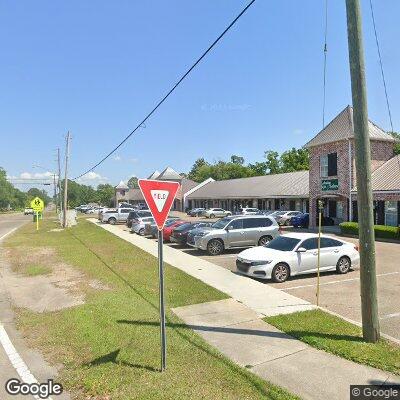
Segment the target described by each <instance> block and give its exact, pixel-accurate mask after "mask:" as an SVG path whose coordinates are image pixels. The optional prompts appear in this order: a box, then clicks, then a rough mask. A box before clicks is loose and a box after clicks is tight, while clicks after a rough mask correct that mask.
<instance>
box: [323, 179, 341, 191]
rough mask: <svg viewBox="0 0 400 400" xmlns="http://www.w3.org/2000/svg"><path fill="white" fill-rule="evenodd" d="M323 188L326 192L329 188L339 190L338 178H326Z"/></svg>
mask: <svg viewBox="0 0 400 400" xmlns="http://www.w3.org/2000/svg"><path fill="white" fill-rule="evenodd" d="M321 189H322V191H323V192H326V191H328V190H338V189H339V181H338V179H324V180H323V181H322V184H321Z"/></svg>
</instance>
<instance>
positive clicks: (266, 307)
mask: <svg viewBox="0 0 400 400" xmlns="http://www.w3.org/2000/svg"><path fill="white" fill-rule="evenodd" d="M88 221H90V222H93V223H95V224H96V225H98V226H100V227H101V228H103V229H105V230H107V231H109V232H111V233H113V234H114V235H116V236H118V237H120V238H121V239H124V240H126V241H127V242H129V243H132V244H134V245H135V246H137V247H139V248H141V249H142V250H144V251H146V252H147V253H150V254H152V255H153V256H155V257H157V249H158V244H157V242H154V241H153V240H149V239H146V238H144V237H142V236H139V235H133V234H131V233H129V232H126V231H124V230H122V229H121V227H119V226H115V225H109V224H101V223H98V222H97V220H95V219H88ZM163 252H164V261H165V262H166V263H168V264H170V265H172V266H173V267H175V268H178V269H180V270H182V271H184V272H186V273H187V274H188V275H191V276H193V277H194V278H197V279H199V280H201V281H203V282H204V283H206V284H207V285H209V286H212V287H214V288H216V289H218V290H220V291H221V292H224V293H226V294H227V295H229V296H230V297H233V298H234V299H236V300H237V301H239V302H241V303H243V304H245V305H246V306H247V307H249V308H250V309H252V310H253V311H255V312H256V313H258V314H260V315H261V316H273V315H278V314H289V313H292V312H296V311H305V310H311V309H313V308H315V307H314V306H313V305H312V304H310V303H309V302H307V301H305V300H302V299H299V298H298V297H295V296H292V295H290V294H288V293H284V292H282V291H281V290H278V289H275V288H273V287H271V286H268V285H265V284H264V283H261V282H258V281H255V280H253V279H249V278H247V277H244V276H240V275H236V274H233V273H232V272H231V271H229V270H227V269H225V268H222V267H220V266H218V265H215V264H213V263H210V262H208V261H205V260H202V259H200V258H199V257H195V256H192V255H190V254H186V253H184V252H183V251H180V250H178V249H174V248H172V247H169V246H164V248H163Z"/></svg>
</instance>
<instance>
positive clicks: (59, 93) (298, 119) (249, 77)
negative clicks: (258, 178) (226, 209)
mask: <svg viewBox="0 0 400 400" xmlns="http://www.w3.org/2000/svg"><path fill="white" fill-rule="evenodd" d="M368 1H369V0H368ZM368 1H365V0H363V1H362V7H363V17H364V40H365V51H366V63H367V83H368V90H369V115H370V118H371V119H372V120H373V121H375V122H377V123H378V124H379V125H381V126H382V127H383V128H385V129H389V128H390V125H389V120H388V116H387V110H386V105H385V99H384V92H383V86H382V81H381V76H380V70H379V64H378V58H377V53H376V46H375V41H374V36H373V30H372V23H371V15H370V11H369V3H368ZM246 4H247V2H246V1H238V0H235V1H232V0H230V1H228V0H202V1H184V0H179V1H178V0H171V1H168V2H165V1H159V0H157V1H156V0H147V1H145V2H143V1H141V2H139V1H128V0H126V1H117V2H110V1H100V0H98V1H82V0H71V1H68V2H54V1H36V2H29V1H19V2H15V1H11V0H8V1H2V2H1V3H0V48H1V52H0V88H1V89H0V137H1V139H2V141H1V143H2V145H1V147H0V166H2V167H4V168H5V169H6V170H7V171H8V173H9V175H11V176H20V174H21V173H23V174H25V175H24V176H32V174H34V173H37V174H40V173H44V171H40V170H37V169H36V170H35V169H33V168H32V165H33V164H35V163H37V164H40V165H42V166H45V167H46V168H48V169H49V170H51V169H52V168H55V162H54V159H55V155H54V154H55V149H56V148H57V147H63V145H64V136H65V133H66V132H67V130H70V131H71V134H72V137H73V139H72V146H71V175H72V176H76V175H78V174H80V173H82V172H83V171H84V170H86V169H87V168H88V167H90V166H91V165H92V164H94V163H95V162H96V161H98V160H99V159H100V158H102V156H104V155H105V153H107V152H108V151H109V150H110V149H111V148H112V147H113V146H114V144H116V143H118V142H119V141H120V140H121V139H122V138H123V137H124V136H126V135H127V134H128V133H129V132H130V131H131V130H132V128H133V127H135V126H136V124H137V123H138V122H139V121H140V120H141V119H142V118H143V116H144V115H145V114H146V113H147V112H148V111H149V110H150V109H151V108H152V107H153V106H154V105H155V103H156V102H157V101H158V99H159V98H160V97H161V96H162V95H163V94H165V92H166V91H167V90H168V89H169V88H170V87H171V85H172V84H173V83H175V82H176V81H177V79H178V78H179V77H180V75H181V74H182V73H183V72H184V71H185V70H186V69H187V68H188V66H190V65H191V63H192V62H193V61H194V60H195V59H196V58H197V57H198V56H199V55H200V54H201V53H202V51H203V50H204V49H205V48H206V47H208V45H209V44H210V43H211V42H212V41H213V40H214V39H215V38H216V37H217V36H218V35H219V33H220V32H221V31H222V30H223V29H224V28H225V26H226V25H227V24H228V23H229V22H230V21H231V20H232V19H233V18H234V17H235V16H236V14H238V12H239V11H240V10H241V9H242V8H243V7H244V6H245V5H246ZM374 5H375V15H376V20H377V25H378V29H379V35H380V42H381V51H382V55H383V61H384V65H385V69H386V77H387V82H388V89H389V96H390V101H391V107H392V114H393V122H394V127H395V129H396V128H397V130H400V91H399V90H398V88H399V86H400V75H399V74H398V70H399V66H400V49H399V46H398V45H397V44H398V42H399V39H400V24H399V23H398V16H399V14H400V2H399V1H398V0H374ZM323 31H324V1H323V0H302V1H299V0H279V1H278V0H269V1H266V0H257V1H256V2H255V4H254V5H253V6H252V7H251V8H250V9H249V10H248V12H247V13H246V14H245V15H244V16H243V17H242V18H241V20H240V21H239V22H238V24H237V25H236V26H235V27H234V28H233V30H231V31H230V32H229V33H228V34H227V35H226V36H225V38H224V39H223V41H222V42H221V43H220V44H219V45H218V46H217V47H216V48H215V49H214V50H213V52H212V53H211V54H209V56H208V57H207V58H206V59H205V60H204V61H203V62H202V63H201V64H200V65H199V66H198V68H197V69H196V70H195V71H193V73H192V74H191V75H190V76H189V78H188V79H187V80H186V81H185V82H184V83H183V84H182V85H181V86H180V87H179V89H178V90H177V91H176V92H175V93H174V94H173V95H172V96H171V97H170V98H169V99H168V100H167V102H166V103H164V105H163V106H162V107H161V108H160V109H159V111H158V112H157V113H156V114H155V115H154V116H153V117H152V118H151V119H150V120H149V121H148V123H147V124H146V128H144V129H141V130H140V131H139V133H138V134H137V135H135V136H134V137H132V138H131V139H130V140H129V142H127V143H126V144H125V145H124V147H123V148H121V149H120V151H118V152H117V153H116V155H115V156H114V157H111V158H110V159H109V160H107V161H106V162H105V163H103V164H102V165H101V166H100V167H99V168H98V169H97V170H96V171H95V172H96V174H99V176H100V177H98V176H97V175H93V176H92V178H94V179H86V182H87V183H94V184H96V183H98V182H99V181H109V182H110V183H112V184H116V183H118V182H119V180H121V179H124V180H126V179H127V178H129V177H130V176H132V175H137V176H139V177H144V176H147V175H149V174H150V173H151V172H152V171H153V170H154V169H159V170H161V169H163V168H164V167H165V166H167V165H170V166H172V167H173V168H174V169H176V170H177V171H178V172H183V171H188V170H189V169H190V166H191V165H192V163H193V161H194V160H195V159H197V158H199V157H205V158H206V159H207V160H210V161H213V160H218V159H227V158H228V157H229V156H230V155H231V154H238V155H241V156H243V157H244V158H245V159H246V161H247V162H254V161H256V160H261V159H262V157H263V152H264V150H267V149H273V150H277V151H279V152H281V151H284V150H286V149H288V148H290V147H292V146H295V147H300V146H302V145H303V144H304V143H305V142H306V141H307V140H309V139H310V138H311V137H312V136H313V135H314V134H316V133H317V132H318V130H319V129H320V128H321V124H322V116H321V113H322V111H321V110H322V68H323V51H322V49H323ZM328 50H329V51H328V75H327V106H326V109H327V112H326V116H327V120H328V121H329V120H330V119H331V118H332V117H334V116H335V115H336V114H337V113H338V112H339V111H341V110H342V109H343V108H344V107H345V106H346V105H347V104H350V103H351V93H350V79H349V67H348V50H347V35H346V14H345V2H344V0H342V1H338V0H329V33H328Z"/></svg>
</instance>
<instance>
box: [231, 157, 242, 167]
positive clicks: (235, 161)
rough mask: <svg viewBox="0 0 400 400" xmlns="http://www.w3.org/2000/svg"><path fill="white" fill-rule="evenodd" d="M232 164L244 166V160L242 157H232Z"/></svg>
mask: <svg viewBox="0 0 400 400" xmlns="http://www.w3.org/2000/svg"><path fill="white" fill-rule="evenodd" d="M231 163H233V164H239V165H243V164H244V158H243V157H240V156H236V155H232V156H231Z"/></svg>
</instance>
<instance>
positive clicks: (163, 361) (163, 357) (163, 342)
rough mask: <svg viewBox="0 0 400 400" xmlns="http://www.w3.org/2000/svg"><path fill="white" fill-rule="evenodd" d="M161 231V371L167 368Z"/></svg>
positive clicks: (159, 242) (159, 263) (161, 239)
mask: <svg viewBox="0 0 400 400" xmlns="http://www.w3.org/2000/svg"><path fill="white" fill-rule="evenodd" d="M163 241H164V239H163V231H162V230H158V274H159V283H160V289H159V290H160V337H161V372H163V371H165V370H166V368H167V335H166V332H165V302H164V264H163Z"/></svg>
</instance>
